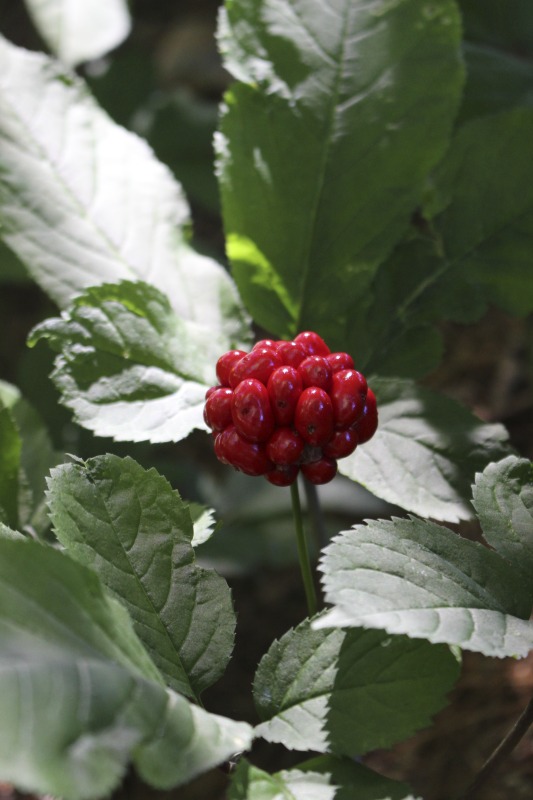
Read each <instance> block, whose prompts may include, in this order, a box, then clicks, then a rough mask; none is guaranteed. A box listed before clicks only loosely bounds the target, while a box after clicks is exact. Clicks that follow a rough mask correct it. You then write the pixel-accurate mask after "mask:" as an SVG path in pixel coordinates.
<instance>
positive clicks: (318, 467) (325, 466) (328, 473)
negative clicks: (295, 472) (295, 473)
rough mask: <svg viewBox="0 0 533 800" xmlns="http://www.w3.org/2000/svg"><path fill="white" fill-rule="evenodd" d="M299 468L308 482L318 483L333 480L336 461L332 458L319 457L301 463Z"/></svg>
mask: <svg viewBox="0 0 533 800" xmlns="http://www.w3.org/2000/svg"><path fill="white" fill-rule="evenodd" d="M301 470H302V475H303V476H304V477H305V478H307V480H308V481H309V482H310V483H315V484H317V485H320V484H323V483H329V482H330V481H332V480H333V478H334V477H335V475H336V474H337V462H336V461H335V459H334V458H321V459H320V461H312V462H311V463H310V464H302V467H301Z"/></svg>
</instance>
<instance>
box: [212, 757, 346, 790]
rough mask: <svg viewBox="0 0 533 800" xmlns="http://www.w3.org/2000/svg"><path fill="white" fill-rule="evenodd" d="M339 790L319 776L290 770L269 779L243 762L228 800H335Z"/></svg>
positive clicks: (262, 772)
mask: <svg viewBox="0 0 533 800" xmlns="http://www.w3.org/2000/svg"><path fill="white" fill-rule="evenodd" d="M336 796H337V795H336V787H335V786H331V785H329V784H328V780H327V778H326V777H325V776H323V775H320V774H319V773H314V774H313V773H305V772H300V771H299V770H287V771H284V772H279V773H277V774H275V775H270V774H269V773H268V772H265V771H264V770H262V769H259V768H258V767H254V766H253V765H252V764H249V763H248V762H247V761H245V760H244V759H243V760H241V761H240V763H239V765H238V767H237V769H236V771H235V774H234V775H233V777H232V780H231V787H230V790H229V795H228V800H333V798H335V797H336Z"/></svg>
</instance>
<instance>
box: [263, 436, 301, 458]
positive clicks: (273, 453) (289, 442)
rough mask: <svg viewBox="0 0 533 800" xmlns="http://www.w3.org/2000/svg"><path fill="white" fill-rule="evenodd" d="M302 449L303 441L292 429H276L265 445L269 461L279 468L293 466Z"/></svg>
mask: <svg viewBox="0 0 533 800" xmlns="http://www.w3.org/2000/svg"><path fill="white" fill-rule="evenodd" d="M303 449H304V443H303V439H302V438H301V436H299V434H297V433H296V431H293V430H292V428H276V430H275V431H274V433H273V434H272V436H271V437H270V439H269V440H268V442H267V444H266V452H267V456H268V457H269V459H270V460H271V461H273V462H274V464H277V465H281V466H286V465H287V464H295V463H296V462H297V461H298V460H299V458H300V456H301V455H302V451H303Z"/></svg>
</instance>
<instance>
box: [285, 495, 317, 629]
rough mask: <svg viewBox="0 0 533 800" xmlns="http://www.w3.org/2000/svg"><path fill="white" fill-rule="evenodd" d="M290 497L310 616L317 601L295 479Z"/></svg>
mask: <svg viewBox="0 0 533 800" xmlns="http://www.w3.org/2000/svg"><path fill="white" fill-rule="evenodd" d="M291 498H292V513H293V516H294V527H295V529H296V544H297V545H298V558H299V560H300V569H301V571H302V579H303V582H304V589H305V597H306V599H307V610H308V612H309V616H310V617H312V616H314V615H315V614H316V612H317V601H316V594H315V585H314V583H313V575H312V573H311V562H310V561H309V550H308V547H307V539H306V538H305V533H304V527H303V522H302V506H301V505H300V495H299V492H298V481H297V480H296V481H294V483H293V484H291Z"/></svg>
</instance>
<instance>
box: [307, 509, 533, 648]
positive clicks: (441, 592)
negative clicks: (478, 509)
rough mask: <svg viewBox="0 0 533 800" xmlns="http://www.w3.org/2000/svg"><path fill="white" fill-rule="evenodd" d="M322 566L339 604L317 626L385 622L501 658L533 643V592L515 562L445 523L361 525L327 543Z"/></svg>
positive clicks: (330, 598)
mask: <svg viewBox="0 0 533 800" xmlns="http://www.w3.org/2000/svg"><path fill="white" fill-rule="evenodd" d="M321 570H322V572H323V576H324V577H323V584H324V590H325V595H326V600H327V602H329V603H331V604H332V605H333V606H334V607H333V609H332V610H331V611H329V612H328V613H326V614H325V616H323V617H322V618H320V619H318V620H317V622H316V623H315V625H316V626H317V627H326V628H328V627H335V628H337V627H339V628H345V627H346V626H354V627H360V626H363V627H365V628H379V629H382V630H385V631H388V632H389V633H391V634H400V633H405V634H407V635H408V636H412V637H414V638H415V639H418V638H423V639H427V640H429V641H430V642H445V643H447V644H450V645H458V646H459V647H461V648H463V649H465V650H473V651H477V652H481V653H484V654H485V655H488V656H498V657H504V656H515V657H522V656H525V655H527V653H528V651H529V650H530V649H531V648H532V647H533V625H532V624H531V623H529V622H528V619H529V615H530V612H531V607H532V601H533V598H532V596H531V592H530V591H529V588H528V585H527V584H526V583H525V582H523V581H522V582H521V581H520V580H519V579H517V572H516V569H515V568H514V567H512V566H511V564H510V563H509V562H508V561H505V560H504V559H503V558H502V557H501V556H500V555H498V553H496V552H494V551H492V550H489V549H488V548H486V547H484V546H483V545H481V544H478V543H476V542H471V541H468V540H466V539H462V538H461V537H459V536H458V535H457V534H455V533H452V532H451V531H449V530H447V529H446V528H444V527H441V526H439V525H435V524H433V523H430V522H424V521H422V520H418V519H413V518H411V519H407V520H402V519H393V520H392V521H383V520H374V521H370V522H368V523H367V524H366V525H356V526H355V527H354V528H353V529H352V530H350V531H344V532H342V533H341V534H340V535H339V536H338V537H336V538H335V539H334V540H333V542H332V544H331V545H329V546H328V547H327V548H326V550H325V555H324V558H323V561H322V564H321Z"/></svg>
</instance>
